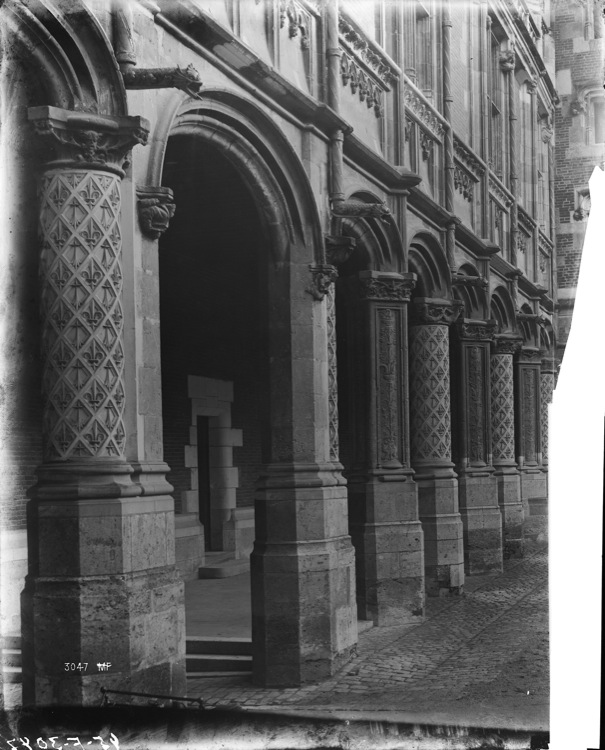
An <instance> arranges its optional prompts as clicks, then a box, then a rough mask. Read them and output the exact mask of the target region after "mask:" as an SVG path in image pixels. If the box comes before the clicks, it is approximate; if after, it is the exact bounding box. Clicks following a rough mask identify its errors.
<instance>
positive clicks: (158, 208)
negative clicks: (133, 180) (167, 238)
mask: <svg viewBox="0 0 605 750" xmlns="http://www.w3.org/2000/svg"><path fill="white" fill-rule="evenodd" d="M137 209H138V214H139V225H140V227H141V231H142V232H143V234H144V235H145V236H146V237H149V238H150V239H154V240H157V239H158V238H159V237H160V236H161V235H162V234H164V232H165V231H166V230H167V229H168V225H169V223H170V219H171V218H172V217H173V216H174V212H175V209H176V206H175V205H174V200H173V194H172V190H171V189H170V188H167V187H147V186H145V187H138V188H137Z"/></svg>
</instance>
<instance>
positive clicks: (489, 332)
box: [456, 318, 496, 341]
mask: <svg viewBox="0 0 605 750" xmlns="http://www.w3.org/2000/svg"><path fill="white" fill-rule="evenodd" d="M495 329H496V321H495V320H469V319H468V318H459V319H458V320H457V321H456V331H457V332H458V337H459V338H460V339H461V340H463V341H491V340H492V338H493V337H494V331H495Z"/></svg>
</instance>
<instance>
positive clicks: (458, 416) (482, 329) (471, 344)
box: [452, 319, 502, 574]
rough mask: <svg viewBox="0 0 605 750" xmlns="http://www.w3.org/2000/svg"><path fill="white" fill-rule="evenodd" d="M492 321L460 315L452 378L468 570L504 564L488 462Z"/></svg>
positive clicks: (481, 570) (497, 567)
mask: <svg viewBox="0 0 605 750" xmlns="http://www.w3.org/2000/svg"><path fill="white" fill-rule="evenodd" d="M493 328H494V324H493V323H491V322H485V321H476V320H468V319H464V320H459V321H458V322H457V323H456V325H455V326H454V327H453V331H454V332H455V335H454V338H455V360H454V364H455V367H453V375H452V380H453V384H454V389H453V392H454V393H456V399H455V402H454V404H453V405H452V408H453V414H452V419H453V422H454V427H453V430H452V432H453V437H454V451H453V453H454V462H455V465H456V471H457V473H458V501H459V505H460V516H461V518H462V525H463V527H464V563H465V570H466V572H467V573H469V574H473V573H487V572H490V571H501V570H502V518H501V514H500V508H499V506H498V499H497V490H496V479H495V477H494V476H493V474H494V468H493V466H492V465H491V461H492V451H491V419H490V406H491V403H490V392H491V391H490V340H491V338H492V336H493Z"/></svg>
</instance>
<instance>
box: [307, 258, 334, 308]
mask: <svg viewBox="0 0 605 750" xmlns="http://www.w3.org/2000/svg"><path fill="white" fill-rule="evenodd" d="M309 270H310V271H311V286H310V287H308V288H307V292H308V293H309V294H310V295H311V296H312V297H313V299H316V300H318V301H320V300H322V299H323V298H324V297H325V296H326V294H327V293H328V290H329V289H330V285H331V284H333V283H334V281H335V280H336V279H337V278H338V271H337V270H336V269H335V268H334V266H330V265H327V264H324V265H321V264H316V265H310V266H309Z"/></svg>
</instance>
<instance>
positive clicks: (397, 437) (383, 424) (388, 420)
mask: <svg viewBox="0 0 605 750" xmlns="http://www.w3.org/2000/svg"><path fill="white" fill-rule="evenodd" d="M398 328H399V326H398V325H397V319H396V312H395V310H392V309H390V308H381V309H380V310H378V329H379V330H378V372H379V379H378V402H379V409H378V411H379V416H380V434H379V440H380V463H381V465H382V466H384V467H385V468H398V467H400V466H401V462H400V460H399V456H400V443H401V425H400V420H399V394H400V393H401V373H400V366H399V357H398V351H399V349H400V337H401V331H400V330H398Z"/></svg>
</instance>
